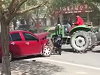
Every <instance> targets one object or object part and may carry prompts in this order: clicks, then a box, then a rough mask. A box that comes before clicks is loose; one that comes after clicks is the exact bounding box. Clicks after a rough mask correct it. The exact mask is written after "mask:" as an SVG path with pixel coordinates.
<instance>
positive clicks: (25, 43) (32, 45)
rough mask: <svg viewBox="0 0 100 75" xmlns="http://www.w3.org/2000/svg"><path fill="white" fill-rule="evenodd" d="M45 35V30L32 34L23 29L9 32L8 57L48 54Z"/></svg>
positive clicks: (49, 51)
mask: <svg viewBox="0 0 100 75" xmlns="http://www.w3.org/2000/svg"><path fill="white" fill-rule="evenodd" d="M47 35H48V33H47V32H44V33H38V34H33V33H31V32H28V31H23V30H16V31H12V32H10V37H9V39H10V42H9V50H10V51H9V52H10V53H9V58H10V59H12V58H13V57H22V56H28V55H37V54H42V55H43V56H50V54H51V48H50V47H49V45H48V41H49V39H47V38H46V37H47ZM0 49H1V47H0ZM0 51H1V50H0ZM0 53H1V52H0Z"/></svg>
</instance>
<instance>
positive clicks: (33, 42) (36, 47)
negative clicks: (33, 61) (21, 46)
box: [23, 32, 42, 54]
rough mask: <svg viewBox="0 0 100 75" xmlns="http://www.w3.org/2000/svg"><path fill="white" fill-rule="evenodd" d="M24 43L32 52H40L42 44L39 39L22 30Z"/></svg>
mask: <svg viewBox="0 0 100 75" xmlns="http://www.w3.org/2000/svg"><path fill="white" fill-rule="evenodd" d="M23 36H24V38H25V43H26V44H27V45H28V48H29V49H30V50H31V51H32V52H31V53H32V54H40V53H41V51H42V45H41V42H40V41H39V39H38V38H37V37H36V36H34V35H33V34H31V33H27V32H23Z"/></svg>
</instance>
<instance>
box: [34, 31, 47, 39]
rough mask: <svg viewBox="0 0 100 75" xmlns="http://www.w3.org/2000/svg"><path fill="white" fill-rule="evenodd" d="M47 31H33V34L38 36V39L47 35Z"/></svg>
mask: <svg viewBox="0 0 100 75" xmlns="http://www.w3.org/2000/svg"><path fill="white" fill-rule="evenodd" d="M48 34H49V32H42V33H35V35H36V36H37V37H38V38H39V39H44V38H45V37H46V36H48Z"/></svg>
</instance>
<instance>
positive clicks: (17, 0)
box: [8, 0, 27, 14]
mask: <svg viewBox="0 0 100 75" xmlns="http://www.w3.org/2000/svg"><path fill="white" fill-rule="evenodd" d="M26 1H27V0H12V2H11V4H10V6H9V7H8V10H9V12H10V14H13V13H14V14H15V13H16V12H17V11H18V10H19V9H20V7H21V5H22V4H24V3H25V2H26Z"/></svg>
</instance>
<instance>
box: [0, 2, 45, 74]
mask: <svg viewBox="0 0 100 75" xmlns="http://www.w3.org/2000/svg"><path fill="white" fill-rule="evenodd" d="M29 1H30V0H0V24H1V43H2V70H3V71H2V75H11V71H10V61H9V24H10V22H11V20H12V19H13V18H14V17H15V16H17V15H19V14H23V13H26V12H28V11H31V10H34V9H37V8H39V7H41V6H44V5H45V4H46V3H47V1H46V0H43V1H41V0H37V1H39V2H38V4H36V5H35V6H28V8H27V9H25V10H23V9H22V5H23V4H24V3H25V2H29ZM31 1H32V0H31Z"/></svg>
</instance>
